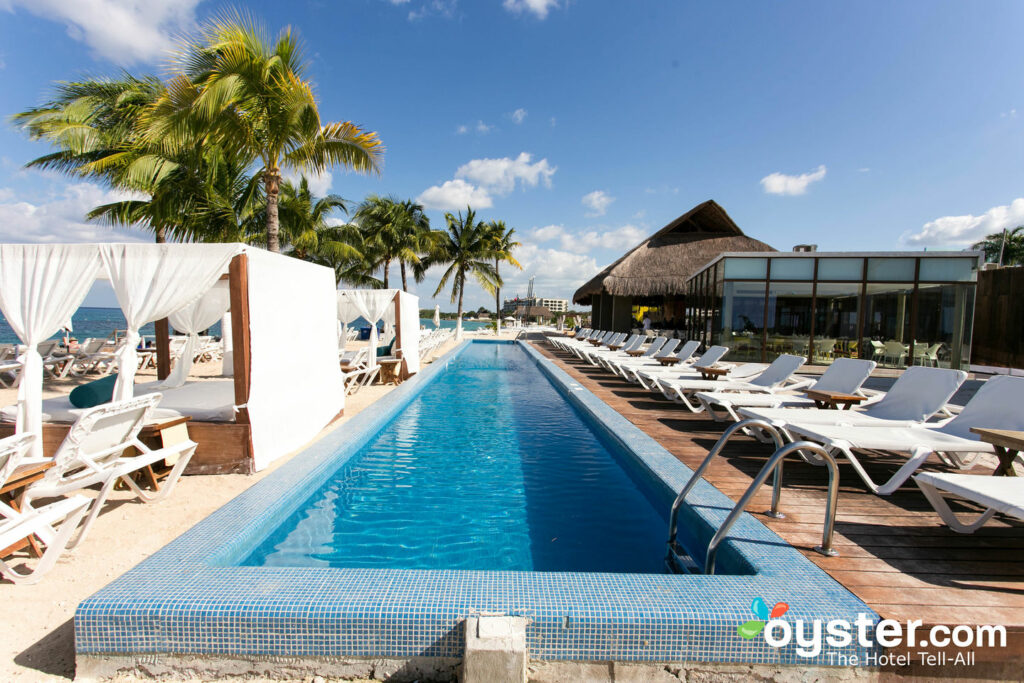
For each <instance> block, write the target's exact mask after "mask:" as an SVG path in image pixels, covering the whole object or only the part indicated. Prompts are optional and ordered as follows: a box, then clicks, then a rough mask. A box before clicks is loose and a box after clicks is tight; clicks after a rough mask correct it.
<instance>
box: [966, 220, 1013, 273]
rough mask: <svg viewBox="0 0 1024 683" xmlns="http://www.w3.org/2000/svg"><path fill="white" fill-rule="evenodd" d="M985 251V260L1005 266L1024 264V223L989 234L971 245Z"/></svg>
mask: <svg viewBox="0 0 1024 683" xmlns="http://www.w3.org/2000/svg"><path fill="white" fill-rule="evenodd" d="M971 248H972V249H980V250H982V251H984V252H985V260H986V261H989V262H992V263H998V264H1000V265H1005V266H1013V265H1024V225H1018V226H1017V227H1016V228H1013V229H1012V230H1010V229H1007V230H1003V232H996V233H992V234H991V235H988V236H986V237H985V239H983V240H982V241H980V242H976V243H975V244H972V245H971Z"/></svg>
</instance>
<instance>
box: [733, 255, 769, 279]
mask: <svg viewBox="0 0 1024 683" xmlns="http://www.w3.org/2000/svg"><path fill="white" fill-rule="evenodd" d="M767 274H768V259H766V258H727V259H725V277H727V278H729V279H734V278H735V279H756V278H761V279H764V278H765V277H766V276H767Z"/></svg>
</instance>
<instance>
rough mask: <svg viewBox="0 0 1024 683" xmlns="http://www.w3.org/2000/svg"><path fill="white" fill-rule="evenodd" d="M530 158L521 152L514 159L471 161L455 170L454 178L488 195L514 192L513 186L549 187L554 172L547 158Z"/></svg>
mask: <svg viewBox="0 0 1024 683" xmlns="http://www.w3.org/2000/svg"><path fill="white" fill-rule="evenodd" d="M532 158H533V157H532V155H531V154H529V153H528V152H522V153H520V154H519V156H517V157H516V158H515V159H513V158H511V157H502V158H501V159H473V160H472V161H470V162H469V163H466V164H463V165H462V166H460V167H459V169H458V170H457V171H455V177H456V178H463V179H465V180H468V181H470V182H473V183H476V184H477V185H479V186H481V187H483V188H485V189H487V190H488V191H489V192H492V193H494V194H499V195H505V194H508V193H509V192H511V191H512V190H514V189H515V187H516V183H519V184H521V185H529V186H531V187H536V186H537V184H538V183H539V182H543V183H544V185H545V186H546V187H551V176H553V175H554V174H555V171H557V170H558V167H557V166H552V165H551V164H549V163H548V160H547V159H541V160H540V161H538V162H536V163H532V164H531V163H530V159H532Z"/></svg>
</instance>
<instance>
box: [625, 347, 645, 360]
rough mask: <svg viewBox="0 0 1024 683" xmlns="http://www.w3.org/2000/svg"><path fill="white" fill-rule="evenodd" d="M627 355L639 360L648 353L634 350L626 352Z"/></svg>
mask: <svg viewBox="0 0 1024 683" xmlns="http://www.w3.org/2000/svg"><path fill="white" fill-rule="evenodd" d="M626 353H628V354H629V355H630V356H632V357H633V358H639V357H640V356H642V355H644V354H645V353H647V352H646V351H641V350H640V349H632V350H630V351H626Z"/></svg>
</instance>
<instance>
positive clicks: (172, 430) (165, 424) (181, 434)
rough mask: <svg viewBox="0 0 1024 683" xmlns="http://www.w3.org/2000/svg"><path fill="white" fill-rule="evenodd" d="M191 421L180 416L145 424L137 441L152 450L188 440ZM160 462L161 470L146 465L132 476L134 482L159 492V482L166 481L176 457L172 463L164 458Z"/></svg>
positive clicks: (184, 416)
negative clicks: (146, 485) (161, 464)
mask: <svg viewBox="0 0 1024 683" xmlns="http://www.w3.org/2000/svg"><path fill="white" fill-rule="evenodd" d="M191 419H192V417H191V416H190V415H182V416H181V417H174V418H171V419H169V420H163V421H161V422H153V423H150V424H147V425H146V426H145V427H143V428H142V429H141V430H140V431H139V441H141V442H142V443H144V444H146V445H147V446H149V447H150V448H153V449H157V448H166V447H167V446H173V445H175V444H179V443H181V442H182V441H186V440H187V439H188V421H189V420H191ZM162 462H163V467H162V468H159V469H156V470H154V469H153V465H146V466H145V467H143V468H142V469H141V470H139V471H137V472H135V473H134V474H133V475H132V476H133V477H135V478H136V481H139V482H140V483H143V484H149V486H150V487H151V488H152V489H153V490H154V491H159V490H160V481H161V480H163V479H166V478H167V475H168V474H170V473H171V470H172V469H173V468H174V465H175V464H176V463H177V456H175V459H174V461H173V462H172V461H168V459H166V458H165V459H164V460H163V461H162ZM140 480H141V481H140ZM118 486H123V484H121V483H118Z"/></svg>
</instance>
